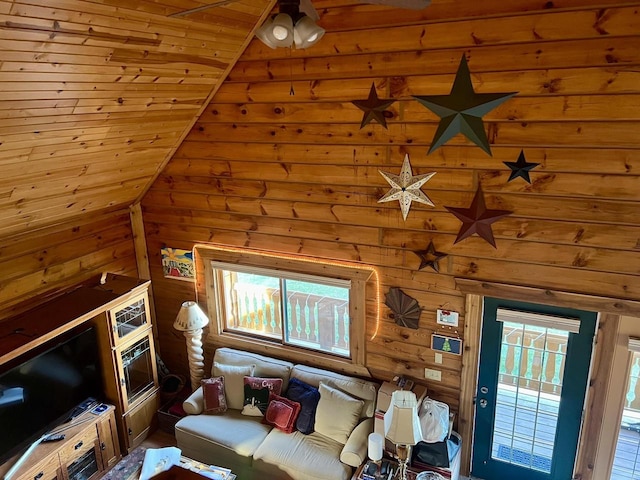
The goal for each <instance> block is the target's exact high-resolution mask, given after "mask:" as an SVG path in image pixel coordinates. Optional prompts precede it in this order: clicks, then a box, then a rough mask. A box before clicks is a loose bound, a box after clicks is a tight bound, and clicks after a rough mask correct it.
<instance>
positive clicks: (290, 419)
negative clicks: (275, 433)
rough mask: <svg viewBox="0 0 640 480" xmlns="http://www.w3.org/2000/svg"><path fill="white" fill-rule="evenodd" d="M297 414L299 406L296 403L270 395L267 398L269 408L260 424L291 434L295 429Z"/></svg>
mask: <svg viewBox="0 0 640 480" xmlns="http://www.w3.org/2000/svg"><path fill="white" fill-rule="evenodd" d="M299 413H300V404H299V403H298V402H294V401H293V400H289V399H288V398H284V397H281V396H280V395H274V394H273V393H272V394H271V395H270V396H269V406H268V407H267V413H265V414H264V418H263V419H262V422H263V423H266V424H268V425H271V426H273V427H275V428H277V429H278V430H282V431H283V432H285V433H291V432H293V431H294V430H295V429H296V420H297V418H298V414H299Z"/></svg>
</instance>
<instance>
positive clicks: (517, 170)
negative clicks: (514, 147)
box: [502, 150, 540, 183]
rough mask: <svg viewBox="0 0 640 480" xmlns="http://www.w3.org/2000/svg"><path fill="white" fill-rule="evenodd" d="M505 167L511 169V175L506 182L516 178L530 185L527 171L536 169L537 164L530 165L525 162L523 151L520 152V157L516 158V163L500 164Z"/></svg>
mask: <svg viewBox="0 0 640 480" xmlns="http://www.w3.org/2000/svg"><path fill="white" fill-rule="evenodd" d="M502 163H504V164H505V165H506V166H507V167H509V168H510V169H511V175H510V176H509V180H507V181H508V182H510V181H511V180H514V179H516V178H518V177H522V178H524V180H525V182H527V183H531V178H529V171H531V170H533V169H534V168H536V167H537V166H538V165H540V164H539V163H531V162H527V159H526V158H524V150H520V155H519V156H518V161H517V162H502Z"/></svg>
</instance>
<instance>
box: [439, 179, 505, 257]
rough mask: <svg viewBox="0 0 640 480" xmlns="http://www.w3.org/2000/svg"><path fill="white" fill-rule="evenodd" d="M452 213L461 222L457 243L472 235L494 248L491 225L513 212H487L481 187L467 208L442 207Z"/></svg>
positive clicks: (494, 242)
mask: <svg viewBox="0 0 640 480" xmlns="http://www.w3.org/2000/svg"><path fill="white" fill-rule="evenodd" d="M444 208H446V209H447V210H449V211H450V212H451V213H453V214H454V215H455V216H456V217H458V219H459V220H460V221H461V222H462V226H461V227H460V230H459V231H458V236H457V237H456V241H455V242H453V243H458V242H459V241H461V240H464V239H465V238H468V237H470V236H471V235H473V234H474V233H475V234H477V235H478V236H479V237H481V238H483V239H484V240H486V241H487V242H489V243H490V244H491V246H493V248H497V247H496V240H495V238H493V230H492V229H491V224H492V223H494V222H497V221H498V220H500V219H501V218H504V217H506V216H507V215H511V214H512V213H513V212H510V211H508V210H489V209H488V208H487V206H486V204H485V202H484V195H483V194H482V186H478V190H476V195H475V197H473V201H472V202H471V206H470V207H469V208H457V207H444Z"/></svg>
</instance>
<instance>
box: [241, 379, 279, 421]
mask: <svg viewBox="0 0 640 480" xmlns="http://www.w3.org/2000/svg"><path fill="white" fill-rule="evenodd" d="M281 391H282V379H281V378H262V377H244V407H243V408H242V414H243V415H249V416H253V417H262V416H264V414H265V412H266V411H267V406H268V405H269V395H270V394H272V393H273V394H274V395H280V392H281Z"/></svg>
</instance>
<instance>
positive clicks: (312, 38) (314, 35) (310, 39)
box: [307, 33, 318, 43]
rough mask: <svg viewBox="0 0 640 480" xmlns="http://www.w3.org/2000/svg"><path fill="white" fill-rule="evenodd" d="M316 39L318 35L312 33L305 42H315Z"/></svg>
mask: <svg viewBox="0 0 640 480" xmlns="http://www.w3.org/2000/svg"><path fill="white" fill-rule="evenodd" d="M317 38H318V34H317V33H314V34H313V35H311V36H310V37H309V38H307V42H309V43H311V42H315V41H316V39H317Z"/></svg>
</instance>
